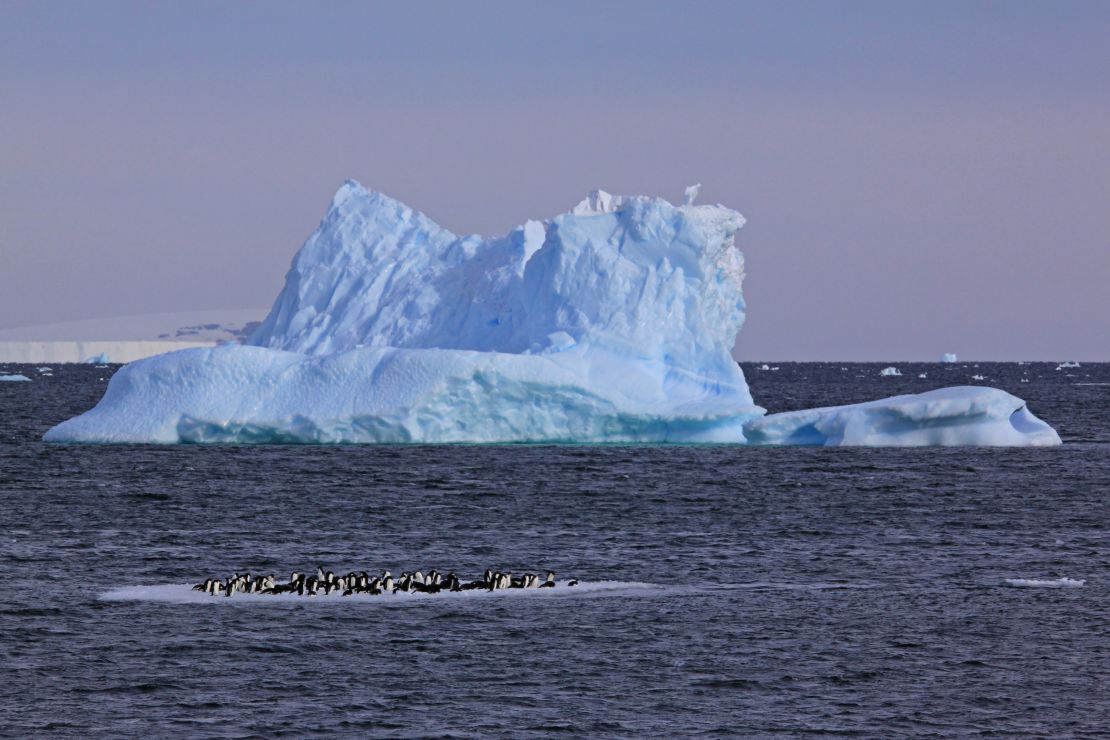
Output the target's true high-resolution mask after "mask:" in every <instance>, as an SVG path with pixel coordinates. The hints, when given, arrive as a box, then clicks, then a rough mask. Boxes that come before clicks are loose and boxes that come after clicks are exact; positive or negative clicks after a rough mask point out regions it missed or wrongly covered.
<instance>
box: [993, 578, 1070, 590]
mask: <svg viewBox="0 0 1110 740" xmlns="http://www.w3.org/2000/svg"><path fill="white" fill-rule="evenodd" d="M1086 583H1087V581H1085V580H1083V579H1081V578H1052V579H1048V580H1041V579H1036V578H1007V579H1006V585H1007V586H1014V587H1017V588H1081V587H1082V586H1083V585H1084V584H1086Z"/></svg>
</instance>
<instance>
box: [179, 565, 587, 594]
mask: <svg viewBox="0 0 1110 740" xmlns="http://www.w3.org/2000/svg"><path fill="white" fill-rule="evenodd" d="M566 585H567V586H577V585H578V581H577V580H571V581H568V582H567V584H566ZM507 588H555V573H554V572H553V571H548V572H547V577H546V578H545V579H544V580H542V581H541V580H540V578H539V576H537V575H535V574H533V573H524V574H522V575H519V576H514V575H513V574H512V573H511V572H504V573H502V572H501V571H495V570H492V569H487V570H486V572H485V573H484V574H483V575H482V577H481V578H479V579H476V580H473V581H461V580H459V577H458V576H456V575H455V574H454V572H450V573H447V574H446V575H444V574H442V573H440V572H439V571H437V570H432V571H430V572H429V573H428V575H424V574H423V573H421V572H420V571H416V572H415V573H409V572H408V571H405V572H404V573H401V575H400V576H399V577H398V578H394V577H393V574H392V573H390V572H389V571H388V570H387V571H383V572H382V574H381V575H380V576H371V575H370V574H369V573H367V572H366V571H364V570H363V571H358V572H356V571H351V572H350V573H347V575H344V576H338V575H336V574H335V573H333V572H332V571H330V570H324V569H323V568H322V567H320V568H317V569H316V575H310V574H306V573H298V572H296V571H294V572H292V573H290V574H289V580H288V581H287V582H285V583H279V582H278V581H276V580H275V579H274V577H273V576H272V575H270V576H261V577H255V576H252V575H251V574H250V573H235V574H234V575H231V576H228V577H227V578H226V579H223V580H221V579H219V578H209V579H206V580H205V581H204V582H203V583H198V584H197V585H195V586H193V590H194V591H202V592H204V593H206V594H211V595H212V596H232V595H234V594H296V595H297V596H316V595H317V594H323V595H324V596H330V595H331V594H333V593H339V594H341V595H343V596H355V595H357V594H365V595H367V596H380V595H382V594H395V593H398V592H405V593H412V592H416V593H426V594H438V593H440V592H441V591H448V592H459V591H474V590H482V591H498V590H500V589H507Z"/></svg>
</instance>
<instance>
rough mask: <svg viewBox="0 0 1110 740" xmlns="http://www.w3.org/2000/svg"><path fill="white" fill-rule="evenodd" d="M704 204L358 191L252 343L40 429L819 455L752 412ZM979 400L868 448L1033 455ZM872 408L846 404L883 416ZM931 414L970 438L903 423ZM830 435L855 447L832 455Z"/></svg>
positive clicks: (729, 280) (169, 361) (103, 438)
mask: <svg viewBox="0 0 1110 740" xmlns="http://www.w3.org/2000/svg"><path fill="white" fill-rule="evenodd" d="M696 194H697V189H696V187H694V188H689V189H688V190H687V192H686V199H685V200H686V202H685V204H684V205H681V206H673V205H671V204H670V203H668V202H666V201H665V200H662V199H658V198H646V197H623V196H612V195H609V194H608V193H605V192H603V191H595V192H594V193H592V194H590V196H589V197H587V198H586V199H585V200H584V201H582V202H581V203H580V204H579V205H578V206H577V207H575V208H574V209H573V210H571V211H570V212H568V213H565V214H562V215H560V216H557V217H555V218H553V219H551V220H549V221H544V222H540V221H529V222H527V223H526V224H524V225H523V226H521V227H519V228H517V229H514V230H513V231H511V232H510V233H509V234H507V235H506V236H504V237H501V238H497V239H488V240H487V239H482V238H480V237H477V236H466V237H460V236H456V235H455V234H452V233H451V232H449V231H447V230H446V229H444V228H442V227H440V226H439V225H437V224H436V223H435V222H433V221H432V220H431V219H429V218H428V217H426V216H424V215H423V214H421V213H418V212H416V211H413V210H412V209H410V208H408V207H407V206H405V205H403V204H401V203H399V202H397V201H396V200H393V199H391V198H388V197H386V196H385V195H382V194H380V193H373V192H369V191H367V190H366V189H365V188H363V187H362V186H361V185H359V184H358V183H356V182H353V181H348V182H347V183H346V184H344V185H343V187H341V188H340V189H339V191H338V192H337V193H336V195H335V198H334V199H333V201H332V203H331V207H330V208H329V209H328V212H327V214H326V215H325V217H324V219H323V221H322V222H321V224H320V226H319V228H317V230H316V231H315V232H314V233H313V234H312V235H311V236H310V237H309V239H308V240H307V241H306V242H305V244H304V246H303V247H302V248H301V250H300V251H299V252H298V254H297V255H296V257H295V258H294V260H293V264H292V267H291V268H290V270H289V272H288V274H287V275H286V280H285V286H284V288H283V290H282V291H281V293H280V295H279V296H278V298H277V300H276V301H275V303H274V306H273V308H272V309H271V311H270V314H269V315H268V316H267V318H266V320H265V321H264V322H263V323H262V324H261V325H260V326H259V327H258V329H257V330H256V331H255V332H254V334H253V335H252V336H251V337H250V339H249V341H248V343H247V346H235V345H228V346H220V347H215V348H204V349H186V350H181V351H178V352H170V353H167V354H164V355H159V356H156V357H152V358H148V359H145V360H140V361H138V362H133V363H131V364H129V365H127V366H125V367H123V368H122V369H120V370H119V372H117V373H116V374H115V375H114V376H113V378H112V380H111V382H110V383H109V386H108V389H107V391H106V393H105V395H104V397H103V398H102V399H101V401H100V403H98V404H97V406H96V407H95V408H94V409H92V410H91V411H88V412H86V413H85V414H82V415H81V416H78V417H76V418H74V419H70V420H68V421H66V422H63V423H62V424H59V425H58V426H56V427H54V428H53V429H51V430H50V431H49V432H47V434H46V435H45V439H46V440H47V441H55V442H165V443H173V442H717V443H734V444H737V443H744V442H746V441H747V438H748V437H749V436H750V437H752V438H753V439H755V440H757V441H759V442H760V443H764V444H772V443H794V442H796V443H804V444H812V443H814V441H813V439H812V438H810V437H808V436H807V437H805V439H802V438H801V436H799V434H798V433H794V432H790V431H789V428H791V426H792V425H794V423H795V422H794V421H792V420H789V419H787V417H790V415H789V414H787V415H773V416H769V417H765V416H764V414H765V412H764V410H763V409H762V408H760V407H759V406H756V405H755V403H754V402H753V400H752V397H751V394H750V393H749V391H748V386H747V383H746V382H745V379H744V375H743V373H742V372H741V370H740V367H739V365H738V364H737V363H736V362H735V360H733V358H732V357H731V354H730V350H731V348H732V345H733V342H734V340H735V337H736V334H737V332H738V331H739V330H740V327H741V325H742V324H743V321H744V309H745V306H744V300H743V295H742V292H741V283H742V280H743V277H744V261H743V256H742V255H741V253H740V252H739V250H737V248H736V247H735V245H734V242H733V237H734V235H735V233H736V231H737V230H738V229H739V228H740V227H741V226H742V225H743V223H744V219H743V217H741V216H740V214H739V213H737V212H736V211H733V210H730V209H728V208H725V207H723V206H695V205H693V203H692V202H693V199H694V197H695V196H696ZM972 390H973V391H974V392H975V393H972V392H969V391H968V390H960V391H959V393H956V394H954V395H952V394H949V395H950V399H949V403H947V404H946V405H944V407H943V409H941V410H940V411H939V412H938V413H941V415H942V416H943V419H944V420H943V421H941V422H937V421H936V420H935V419H934V418H933V417H931V416H930V412H929V410H928V409H936V408H938V407H937V406H936V404H933V405H931V406H930V405H929V404H925V408H926V410H925V411H923V412H921V413H920V414H918V415H917V416H916V417H915V420H913V421H911V422H908V423H907V424H902V425H901V426H898V425H894V426H890V425H888V426H887V427H882V426H881V425H872V426H873V431H872V432H871V433H870V434H869V435H868V436H867V437H866V439H867V440H868V442H867V443H870V444H1035V443H1043V439H1044V438H1045V437H1044V434H1043V430H1039V429H1038V430H1033V432H1030V433H1029V434H1027V435H1026V436H1024V437H1023V436H1022V435H1021V434H1020V431H1021V427H1020V425H1017V426H1015V425H1011V427H1010V430H1007V431H1006V433H1005V434H1002V435H1001V436H999V435H998V434H995V431H997V430H996V428H995V427H994V426H990V425H985V424H981V423H979V420H980V419H981V418H982V417H981V414H980V411H979V406H980V405H982V404H984V403H987V404H988V405H989V404H990V403H992V402H993V397H990V398H988V395H989V394H990V393H1002V392H1001V391H995V390H993V389H989V388H975V389H972ZM941 393H943V392H941ZM976 393H979V394H981V395H979V396H976V395H975V394H976ZM1002 395H1005V396H1007V398H1010V399H1012V398H1013V397H1012V396H1008V394H1002ZM1013 400H1014V401H1018V399H1013ZM1019 403H1020V402H1019ZM864 406H866V405H864ZM864 406H860V407H858V411H853V410H852V409H853V408H856V407H843V408H842V410H841V412H840V413H841V415H849V416H850V415H851V414H853V413H858V414H862V415H865V416H868V418H870V416H873V412H872V411H871V410H869V409H865V408H864ZM961 409H962V410H963V411H962V412H961ZM818 411H828V410H818ZM802 413H808V412H802ZM961 413H963V414H964V415H965V416H966V418H967V420H968V423H966V424H964V425H963V427H960V425H959V424H953V423H950V420H951V418H952V417H954V416H959V415H960V414H961ZM1028 416H1029V417H1030V418H1031V419H1035V417H1032V415H1031V414H1029V415H1028ZM775 419H778V420H779V421H778V422H777V423H776V422H774V420H775ZM790 419H793V417H790ZM1037 421H1038V422H1039V420H1037ZM992 423H993V422H992ZM936 424H939V425H942V426H946V427H951V428H953V429H956V428H963V429H964V430H965V431H967V432H968V433H967V434H961V433H960V432H959V431H952V432H951V433H949V434H946V435H935V434H932V435H930V434H918V433H917V431H915V430H919V429H920V428H922V427H929V426H932V425H936ZM1042 424H1043V423H1042ZM808 425H809V422H805V423H802V424H800V426H799V428H801V427H806V426H808ZM988 427H989V429H988ZM883 429H886V430H887V432H888V433H889V434H888V436H887V437H884V436H883V435H882V433H881V430H883ZM1014 429H1017V430H1018V432H1019V433H1017V434H1015V433H1014V432H1013V431H1012V430H1014ZM991 430H995V431H991ZM1049 431H1051V430H1049ZM803 436H804V435H803ZM837 439H840V440H841V442H842V443H846V444H852V443H857V444H858V443H860V442H858V441H856V440H859V439H862V437H859V436H851V435H840V436H839V437H838V436H837V435H836V434H827V435H826V436H825V438H824V440H823V442H822V443H825V444H830V443H837V442H836V440H837Z"/></svg>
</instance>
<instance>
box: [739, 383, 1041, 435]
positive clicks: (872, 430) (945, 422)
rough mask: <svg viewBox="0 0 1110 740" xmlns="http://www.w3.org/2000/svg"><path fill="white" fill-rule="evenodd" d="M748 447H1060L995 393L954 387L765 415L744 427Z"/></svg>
mask: <svg viewBox="0 0 1110 740" xmlns="http://www.w3.org/2000/svg"><path fill="white" fill-rule="evenodd" d="M744 436H745V437H747V439H748V441H749V442H750V443H751V444H761V445H824V446H827V447H836V446H872V447H908V446H918V445H945V446H968V447H971V446H1003V447H1007V446H1013V447H1027V446H1028V447H1037V446H1050V445H1058V444H1060V437H1059V436H1058V435H1057V434H1056V431H1055V430H1053V429H1052V427H1050V426H1049V425H1048V424H1046V423H1044V422H1043V421H1041V420H1040V419H1038V418H1037V417H1036V416H1034V415H1033V414H1032V413H1031V412H1030V411H1029V409H1028V408H1027V407H1026V405H1025V402H1024V401H1022V400H1021V399H1020V398H1017V397H1016V396H1011V395H1010V394H1009V393H1006V392H1005V391H1001V390H998V389H997V388H983V387H981V386H957V387H954V388H941V389H939V390H935V391H929V392H927V393H920V394H916V395H905V396H894V397H892V398H885V399H882V400H880V401H871V402H869V403H859V404H853V405H850V406H830V407H828V408H820V409H809V410H806V411H790V412H786V413H782V414H770V415H768V416H765V417H763V418H759V419H753V420H752V421H749V422H747V423H746V424H744Z"/></svg>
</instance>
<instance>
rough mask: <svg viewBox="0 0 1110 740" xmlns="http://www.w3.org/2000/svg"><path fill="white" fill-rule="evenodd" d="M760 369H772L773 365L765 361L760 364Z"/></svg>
mask: <svg viewBox="0 0 1110 740" xmlns="http://www.w3.org/2000/svg"><path fill="white" fill-rule="evenodd" d="M759 369H760V370H770V369H771V366H770V365H768V364H767V363H766V362H765V363H763V364H762V365H760V366H759Z"/></svg>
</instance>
